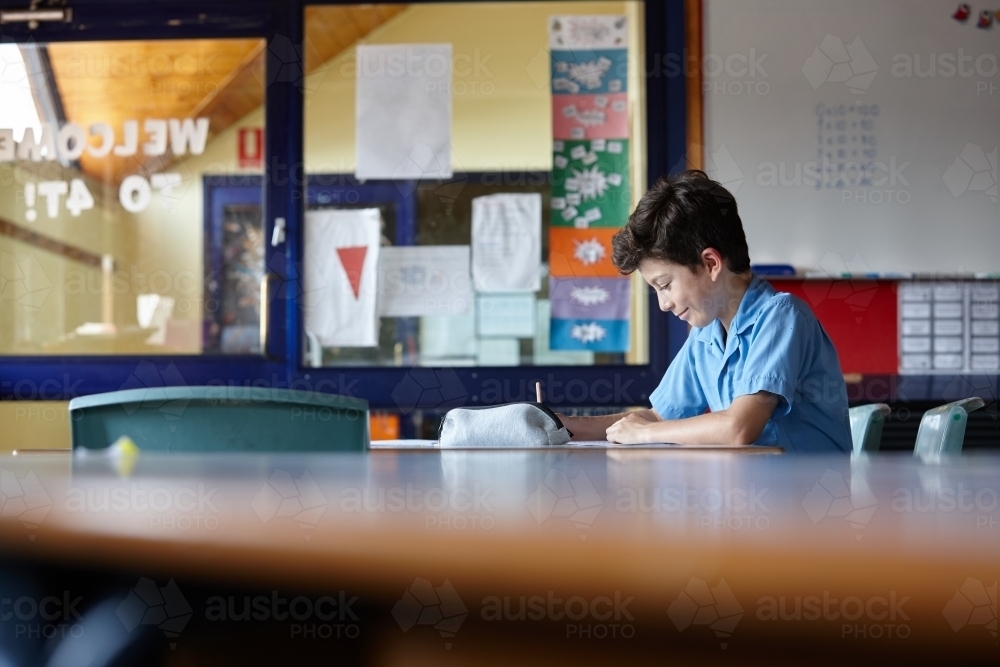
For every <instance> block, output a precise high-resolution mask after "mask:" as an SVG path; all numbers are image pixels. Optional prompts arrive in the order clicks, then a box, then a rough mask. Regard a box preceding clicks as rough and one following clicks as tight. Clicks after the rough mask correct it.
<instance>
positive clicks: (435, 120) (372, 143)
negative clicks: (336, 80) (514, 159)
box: [354, 44, 451, 180]
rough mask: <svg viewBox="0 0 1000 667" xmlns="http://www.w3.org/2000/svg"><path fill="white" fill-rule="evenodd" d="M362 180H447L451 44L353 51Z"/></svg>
mask: <svg viewBox="0 0 1000 667" xmlns="http://www.w3.org/2000/svg"><path fill="white" fill-rule="evenodd" d="M355 114H356V115H355V128H356V133H355V135H356V146H357V156H358V163H357V167H356V169H355V172H354V173H355V175H356V176H357V177H358V178H359V179H362V180H367V179H370V178H382V179H397V180H398V179H410V178H413V179H420V178H450V177H451V44H374V45H359V46H358V47H357V78H356V98H355Z"/></svg>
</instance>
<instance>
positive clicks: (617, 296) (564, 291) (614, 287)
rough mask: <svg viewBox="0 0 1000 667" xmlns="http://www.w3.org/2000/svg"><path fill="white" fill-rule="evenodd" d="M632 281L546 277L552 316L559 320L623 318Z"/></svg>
mask: <svg viewBox="0 0 1000 667" xmlns="http://www.w3.org/2000/svg"><path fill="white" fill-rule="evenodd" d="M631 287H632V280H631V278H628V277H627V276H622V277H621V278H557V277H555V276H550V277H549V300H550V301H551V304H552V305H551V310H552V317H553V318H556V319H563V320H573V319H587V320H627V319H628V318H629V312H630V310H631V309H630V305H631V300H632V299H631V297H632V289H631Z"/></svg>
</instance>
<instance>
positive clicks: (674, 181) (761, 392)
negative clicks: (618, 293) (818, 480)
mask: <svg viewBox="0 0 1000 667" xmlns="http://www.w3.org/2000/svg"><path fill="white" fill-rule="evenodd" d="M613 246H614V252H613V257H612V259H613V261H614V263H615V266H617V267H618V270H619V271H621V272H622V273H623V274H629V273H632V272H633V271H636V270H638V271H639V273H640V274H642V277H643V278H644V279H645V281H646V282H647V283H649V284H650V285H651V286H652V287H653V289H654V290H656V295H657V300H658V302H659V305H660V310H663V311H668V312H672V313H674V314H675V315H676V316H677V317H679V318H680V319H682V320H684V321H685V322H687V323H688V324H690V325H691V327H692V329H691V333H690V335H689V336H688V338H687V340H686V341H685V343H684V346H683V347H682V348H681V350H680V352H679V353H678V354H677V357H676V358H675V359H674V360H673V361H671V362H670V366H669V367H668V368H667V372H666V373H665V374H664V376H663V380H662V381H661V382H660V385H659V386H658V387H657V388H656V390H655V391H654V392H653V393H652V394H651V395H650V397H649V401H650V403H651V404H652V406H653V409H652V410H642V411H639V412H630V413H622V414H616V415H608V416H605V417H566V418H565V423H566V426H567V428H569V430H570V431H572V432H573V434H574V438H575V439H577V440H598V439H604V438H605V437H606V438H607V439H608V440H609V441H611V442H618V443H623V444H640V443H648V442H673V443H681V444H691V445H699V444H727V445H779V446H781V447H784V448H785V450H786V451H789V452H793V451H794V452H849V451H851V431H850V426H849V422H848V416H847V388H846V387H845V385H844V378H843V375H842V374H841V371H840V363H839V362H838V360H837V352H836V350H835V349H834V347H833V344H832V343H831V342H830V339H829V337H827V335H826V332H825V331H823V327H822V326H821V325H820V323H819V322H818V321H817V320H816V317H815V316H814V315H813V314H812V311H810V310H809V307H808V306H807V305H806V304H805V303H804V302H803V301H801V300H800V299H798V298H796V297H794V296H792V295H790V294H785V293H782V292H775V291H774V288H773V287H771V285H770V284H769V283H767V282H766V281H764V280H761V279H760V278H758V277H756V276H755V275H754V274H753V273H752V272H751V271H750V256H749V251H748V248H747V241H746V235H745V234H744V232H743V223H742V222H741V221H740V216H739V214H738V212H737V209H736V200H735V199H734V198H733V195H732V194H730V193H729V191H728V190H726V189H725V188H723V187H722V186H721V185H719V184H718V183H716V182H715V181H713V180H710V179H709V178H708V177H707V176H706V175H705V174H704V173H703V172H701V171H687V172H684V173H683V174H681V175H679V176H677V177H674V178H670V177H665V178H661V179H660V180H659V181H658V182H657V183H656V185H654V186H653V188H652V189H651V190H650V191H649V192H647V193H646V195H645V196H643V198H642V199H641V200H640V201H639V205H638V206H636V209H635V212H634V213H632V215H631V216H630V217H629V220H628V224H626V225H625V227H624V228H622V231H621V232H619V233H618V234H616V235H615V237H614V240H613Z"/></svg>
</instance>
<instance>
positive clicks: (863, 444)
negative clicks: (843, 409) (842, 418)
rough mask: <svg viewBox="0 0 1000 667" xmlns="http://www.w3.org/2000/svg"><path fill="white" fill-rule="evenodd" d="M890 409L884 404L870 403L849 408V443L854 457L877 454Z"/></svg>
mask: <svg viewBox="0 0 1000 667" xmlns="http://www.w3.org/2000/svg"><path fill="white" fill-rule="evenodd" d="M889 413H890V409H889V406H888V405H886V404H885V403H872V404H871V405H859V406H857V407H856V408H851V409H850V410H849V411H848V415H849V416H850V419H851V441H852V443H853V445H854V452H853V453H854V455H855V456H857V455H859V454H862V453H864V454H870V453H872V452H877V451H878V450H879V447H881V446H882V427H883V426H884V425H885V418H886V417H888V416H889Z"/></svg>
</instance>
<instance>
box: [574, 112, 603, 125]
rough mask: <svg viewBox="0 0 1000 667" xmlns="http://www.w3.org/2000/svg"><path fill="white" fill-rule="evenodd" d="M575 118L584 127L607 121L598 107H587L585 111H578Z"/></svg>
mask: <svg viewBox="0 0 1000 667" xmlns="http://www.w3.org/2000/svg"><path fill="white" fill-rule="evenodd" d="M576 120H577V122H578V123H580V125H583V126H584V127H596V126H597V125H604V123H605V122H606V121H607V116H606V115H605V114H604V112H603V111H601V110H599V109H587V110H586V111H578V112H577V114H576Z"/></svg>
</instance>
